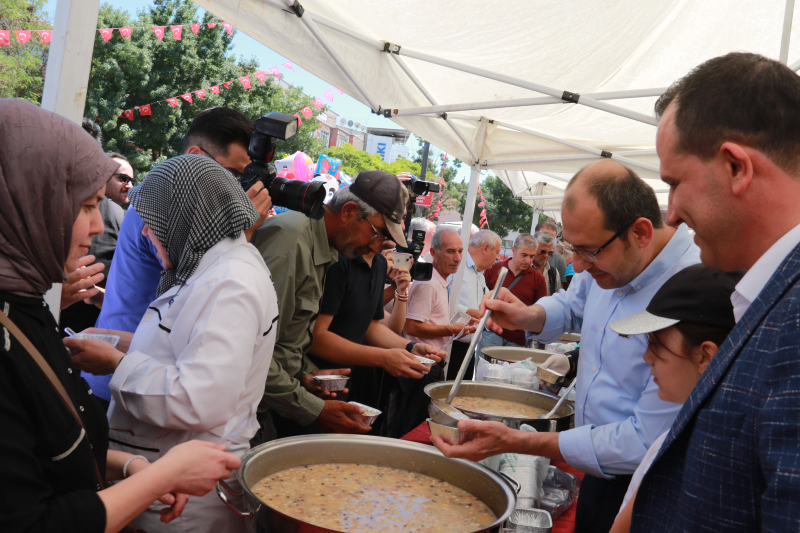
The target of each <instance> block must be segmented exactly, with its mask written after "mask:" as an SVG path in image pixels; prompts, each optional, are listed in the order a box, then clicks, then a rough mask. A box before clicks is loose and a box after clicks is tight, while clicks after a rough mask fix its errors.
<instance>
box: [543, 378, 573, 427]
mask: <svg viewBox="0 0 800 533" xmlns="http://www.w3.org/2000/svg"><path fill="white" fill-rule="evenodd" d="M577 382H578V378H575V379H573V380H572V383H570V384H569V387H567V390H565V391H564V394H563V396H561V398H559V399H558V401H557V402H556V405H555V407H553V408H552V409H551V410H550V412H549V413H547V414H546V415H539V418H540V419H546V418H550V417H551V416H553V415H554V414H555V413H556V411H558V408H559V407H561V404H562V403H564V400H566V399H567V396H569V393H570V392H572V389H574V388H575V384H576V383H577Z"/></svg>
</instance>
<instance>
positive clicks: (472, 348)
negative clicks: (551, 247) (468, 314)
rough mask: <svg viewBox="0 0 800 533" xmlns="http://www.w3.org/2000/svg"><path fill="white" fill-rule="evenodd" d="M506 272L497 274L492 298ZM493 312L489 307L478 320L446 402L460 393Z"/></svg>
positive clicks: (496, 292) (492, 298) (497, 291)
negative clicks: (468, 368) (462, 382)
mask: <svg viewBox="0 0 800 533" xmlns="http://www.w3.org/2000/svg"><path fill="white" fill-rule="evenodd" d="M506 274H508V269H507V268H506V267H503V268H501V269H500V272H499V273H498V275H497V284H496V285H495V286H494V291H493V292H492V297H491V298H490V299H491V300H496V299H497V295H498V294H500V289H502V288H503V282H504V281H505V280H506ZM456 298H458V295H456ZM491 314H492V312H491V311H490V310H489V309H487V310H486V312H485V313H484V314H483V317H481V321H480V322H478V327H477V328H476V329H475V335H473V336H472V342H470V343H469V348H468V349H467V353H466V355H465V356H464V361H462V363H461V368H459V369H458V375H457V376H456V381H455V383H453V386H452V387H451V388H450V394H448V395H447V399H446V400H445V402H446V403H453V398H455V397H456V394H457V393H458V388H459V387H460V386H461V381H462V380H463V379H464V374H466V373H467V367H468V366H469V363H470V361H471V360H472V354H473V353H475V347H476V346H477V344H478V341H479V340H480V338H481V334H482V333H483V328H484V327H485V326H486V321H487V320H489V315H491Z"/></svg>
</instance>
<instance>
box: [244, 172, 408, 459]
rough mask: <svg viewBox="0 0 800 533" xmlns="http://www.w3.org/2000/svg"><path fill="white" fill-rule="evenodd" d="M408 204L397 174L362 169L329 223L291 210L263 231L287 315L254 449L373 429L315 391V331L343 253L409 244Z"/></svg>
mask: <svg viewBox="0 0 800 533" xmlns="http://www.w3.org/2000/svg"><path fill="white" fill-rule="evenodd" d="M407 200H408V193H407V191H406V189H405V187H403V186H402V185H401V184H400V182H399V181H398V180H397V177H395V176H394V175H393V174H389V173H388V172H380V171H366V172H361V173H360V174H359V175H358V176H357V177H356V179H355V181H354V182H353V185H352V186H351V187H349V188H345V189H339V190H338V191H337V192H336V194H334V196H333V198H332V199H331V201H330V203H329V204H328V205H326V206H325V207H324V214H323V217H322V219H320V220H316V219H313V218H308V217H306V216H305V215H303V214H302V213H299V212H293V211H290V212H286V213H283V214H281V215H279V216H276V217H272V218H269V219H267V220H266V222H264V224H263V225H262V226H261V228H259V229H258V230H257V231H256V233H255V235H254V237H253V244H255V245H256V247H257V248H258V249H259V251H260V252H261V254H262V255H263V257H264V261H265V262H266V263H267V266H268V267H269V269H270V272H272V276H273V281H274V283H275V290H276V292H277V293H278V301H279V304H280V316H279V319H278V323H277V327H278V337H277V341H276V345H275V353H274V357H273V362H272V366H271V367H270V372H269V376H268V378H267V385H266V390H265V392H264V398H263V400H262V402H261V405H260V406H259V413H258V416H259V422H261V426H262V430H261V432H259V434H258V435H257V436H256V439H255V440H254V444H258V443H261V442H266V441H268V440H272V439H274V438H277V437H286V436H291V435H297V434H303V433H307V432H308V429H306V428H305V426H308V425H310V424H312V423H314V424H315V425H317V426H319V427H320V428H322V429H324V430H327V431H333V432H337V433H366V432H368V431H369V430H370V428H368V427H367V426H363V425H361V424H359V423H357V422H355V421H353V420H352V419H350V418H349V417H348V416H347V414H348V413H351V414H356V413H359V412H360V409H359V408H358V407H356V406H353V405H350V404H347V403H345V402H341V401H336V400H331V399H327V400H325V399H322V398H319V397H317V396H316V395H315V394H312V393H311V392H309V390H315V391H317V390H318V388H317V387H315V386H314V384H313V379H312V377H311V376H310V375H308V373H310V372H314V371H316V370H317V368H316V366H315V365H314V364H313V363H312V362H311V361H310V360H309V359H308V357H306V355H305V354H306V353H307V352H308V351H309V350H310V349H311V346H312V343H313V337H312V334H311V332H312V328H313V327H314V321H315V320H316V318H317V314H318V313H319V310H320V300H321V299H322V295H323V281H324V279H325V275H326V273H327V271H328V269H329V268H330V267H331V266H332V265H333V264H334V263H336V262H337V260H338V254H337V251H338V253H340V254H342V255H343V256H345V257H347V258H349V259H355V258H356V257H359V256H363V255H366V254H369V253H379V252H380V251H381V249H382V248H383V247H384V242H385V241H389V240H392V241H399V242H403V241H404V240H405V237H404V236H403V231H402V226H401V224H402V220H403V214H404V211H405V207H406V202H407ZM323 372H327V373H337V372H339V373H345V374H346V373H348V371H347V370H343V371H337V370H330V371H323ZM331 397H333V395H331ZM273 411H274V412H273Z"/></svg>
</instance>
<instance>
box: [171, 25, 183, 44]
mask: <svg viewBox="0 0 800 533" xmlns="http://www.w3.org/2000/svg"><path fill="white" fill-rule="evenodd" d="M169 29H170V30H172V38H173V39H175V40H176V41H180V40H181V34H182V33H183V26H181V25H179V26H170V27H169Z"/></svg>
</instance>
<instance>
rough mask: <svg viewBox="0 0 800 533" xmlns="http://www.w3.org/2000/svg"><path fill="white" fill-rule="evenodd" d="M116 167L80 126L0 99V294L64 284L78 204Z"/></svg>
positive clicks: (34, 293) (28, 292)
mask: <svg viewBox="0 0 800 533" xmlns="http://www.w3.org/2000/svg"><path fill="white" fill-rule="evenodd" d="M118 168H119V163H117V162H116V161H114V160H112V159H111V158H110V157H108V156H107V155H106V154H104V153H103V150H102V149H101V148H100V145H98V144H97V142H96V141H95V140H94V139H92V138H91V137H90V136H89V134H88V133H86V132H85V131H83V128H81V127H80V126H79V125H78V124H75V123H73V122H71V121H69V120H67V119H66V118H64V117H61V116H59V115H56V114H55V113H51V112H50V111H45V110H44V109H42V108H40V107H38V106H35V105H33V104H31V103H30V102H26V101H24V100H14V99H12V98H5V99H2V100H0V291H8V292H11V293H14V294H19V295H22V296H34V297H38V296H41V295H42V294H44V293H45V292H47V290H48V289H50V287H51V286H52V285H53V283H61V282H62V281H64V264H65V263H66V261H67V256H68V255H69V249H70V243H71V241H72V226H73V224H74V223H75V219H76V218H77V217H78V213H79V212H80V210H81V206H82V205H83V203H84V202H85V201H86V200H88V199H89V198H91V197H92V196H93V195H94V194H96V193H97V191H98V190H100V188H101V187H103V185H105V184H106V183H108V180H109V179H111V175H112V174H113V173H114V172H116V170H117V169H118Z"/></svg>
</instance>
